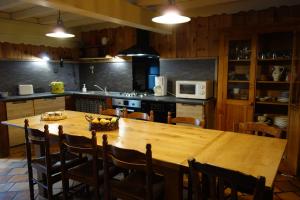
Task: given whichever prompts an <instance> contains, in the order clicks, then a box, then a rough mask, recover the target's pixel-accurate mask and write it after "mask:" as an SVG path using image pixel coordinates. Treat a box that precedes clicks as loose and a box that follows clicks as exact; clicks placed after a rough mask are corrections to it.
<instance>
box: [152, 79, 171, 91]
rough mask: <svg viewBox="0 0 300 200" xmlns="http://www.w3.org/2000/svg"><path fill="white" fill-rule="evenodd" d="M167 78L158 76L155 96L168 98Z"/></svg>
mask: <svg viewBox="0 0 300 200" xmlns="http://www.w3.org/2000/svg"><path fill="white" fill-rule="evenodd" d="M167 81H168V80H167V77H166V76H156V77H155V87H154V88H153V90H154V96H166V95H167Z"/></svg>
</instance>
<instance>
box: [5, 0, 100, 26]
mask: <svg viewBox="0 0 300 200" xmlns="http://www.w3.org/2000/svg"><path fill="white" fill-rule="evenodd" d="M61 16H62V19H63V22H64V25H65V26H66V27H67V28H73V27H78V26H85V25H90V24H98V23H103V22H104V21H101V20H99V19H93V18H89V17H85V16H82V15H78V14H76V13H70V12H63V11H62V12H61ZM57 17H58V9H55V8H50V7H43V6H39V5H35V4H31V3H27V2H24V1H21V0H0V18H2V19H9V20H15V21H24V22H31V23H36V24H41V25H55V24H56V21H57Z"/></svg>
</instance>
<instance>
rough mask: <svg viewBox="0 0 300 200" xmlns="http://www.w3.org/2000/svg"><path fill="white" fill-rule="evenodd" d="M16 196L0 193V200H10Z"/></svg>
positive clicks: (10, 193)
mask: <svg viewBox="0 0 300 200" xmlns="http://www.w3.org/2000/svg"><path fill="white" fill-rule="evenodd" d="M16 194H17V193H16V192H0V200H12V199H13V198H14V197H15V196H16Z"/></svg>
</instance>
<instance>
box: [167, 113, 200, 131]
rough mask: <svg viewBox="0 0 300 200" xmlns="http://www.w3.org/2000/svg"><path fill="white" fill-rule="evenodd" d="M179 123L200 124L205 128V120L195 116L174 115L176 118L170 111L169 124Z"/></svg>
mask: <svg viewBox="0 0 300 200" xmlns="http://www.w3.org/2000/svg"><path fill="white" fill-rule="evenodd" d="M177 123H182V124H190V125H195V126H199V127H201V128H205V121H204V120H202V121H200V120H199V119H195V118H193V117H174V118H172V113H171V112H168V124H177Z"/></svg>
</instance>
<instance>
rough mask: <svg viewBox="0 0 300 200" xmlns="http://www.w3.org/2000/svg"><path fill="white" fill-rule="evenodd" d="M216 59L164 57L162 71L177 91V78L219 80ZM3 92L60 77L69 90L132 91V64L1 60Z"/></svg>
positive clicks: (40, 86)
mask: <svg viewBox="0 0 300 200" xmlns="http://www.w3.org/2000/svg"><path fill="white" fill-rule="evenodd" d="M215 62H216V60H215V59H204V60H203V59H198V60H161V61H160V74H161V75H165V76H167V77H168V83H169V86H168V90H169V91H170V92H173V93H174V90H175V81H176V80H207V79H215V70H216V67H215ZM0 75H1V78H0V91H8V92H9V93H10V95H16V94H17V93H18V84H33V87H34V92H48V91H50V87H49V83H50V82H51V81H55V80H59V81H63V82H64V83H65V89H66V90H79V89H81V88H82V84H83V83H85V84H86V85H87V89H88V90H97V88H95V87H94V86H93V85H95V84H97V85H100V86H101V87H107V88H108V90H109V91H131V90H132V63H131V62H116V63H113V62H111V63H109V62H103V63H80V64H78V63H67V62H65V63H64V65H63V67H61V66H60V64H59V63H51V62H49V63H46V62H29V61H0Z"/></svg>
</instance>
